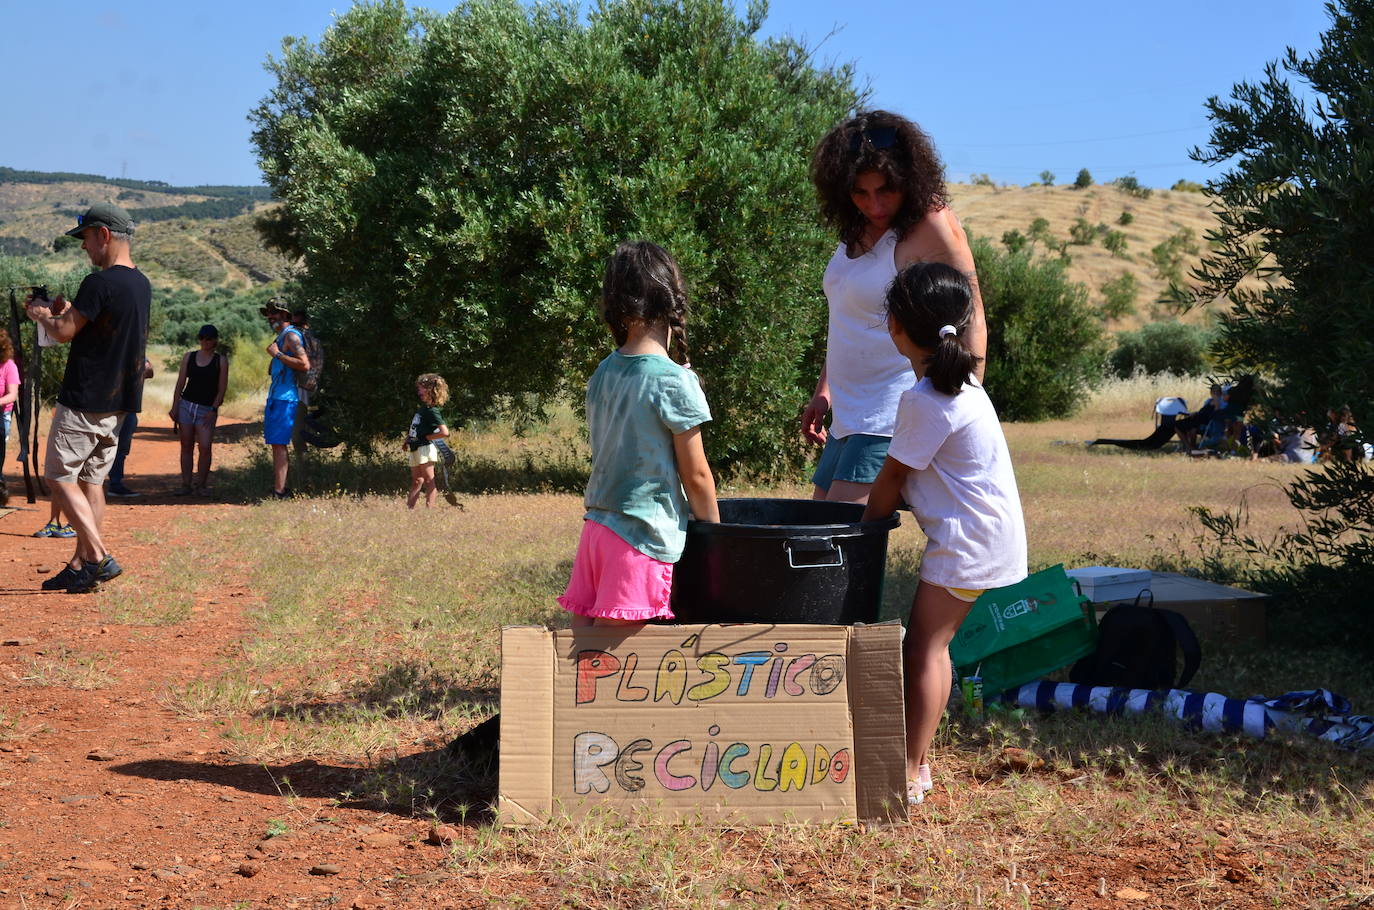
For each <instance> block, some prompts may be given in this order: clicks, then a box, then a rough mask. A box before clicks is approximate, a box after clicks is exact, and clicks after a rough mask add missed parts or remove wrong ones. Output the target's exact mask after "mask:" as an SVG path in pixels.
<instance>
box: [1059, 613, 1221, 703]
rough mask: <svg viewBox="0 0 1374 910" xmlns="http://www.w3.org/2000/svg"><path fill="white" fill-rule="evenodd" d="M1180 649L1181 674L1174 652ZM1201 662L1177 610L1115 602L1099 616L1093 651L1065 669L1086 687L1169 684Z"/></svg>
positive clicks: (1181, 680)
mask: <svg viewBox="0 0 1374 910" xmlns="http://www.w3.org/2000/svg"><path fill="white" fill-rule="evenodd" d="M1179 651H1182V652H1183V673H1182V674H1181V675H1179V674H1178V664H1177V656H1178V652H1179ZM1201 662H1202V649H1201V647H1199V646H1198V643H1197V636H1196V635H1194V634H1193V630H1192V628H1190V627H1189V625H1188V621H1187V620H1186V619H1184V618H1183V616H1182V614H1180V613H1176V612H1175V611H1173V610H1164V609H1160V608H1157V607H1153V606H1148V607H1142V606H1140V604H1139V598H1137V602H1136V603H1135V604H1129V605H1128V604H1119V605H1117V606H1115V607H1112V608H1111V609H1110V610H1108V611H1107V612H1106V613H1105V614H1103V616H1102V621H1101V622H1100V623H1098V628H1097V651H1096V652H1094V653H1092V654H1089V655H1088V656H1087V657H1084V658H1082V659H1081V660H1079V661H1078V662H1077V663H1075V664H1074V665H1073V669H1072V670H1070V671H1069V679H1070V680H1071V681H1072V682H1075V683H1081V684H1087V685H1090V686H1114V687H1119V688H1127V689H1173V688H1182V687H1183V686H1186V685H1187V684H1188V680H1190V679H1192V678H1193V674H1194V673H1196V672H1197V668H1198V664H1199V663H1201Z"/></svg>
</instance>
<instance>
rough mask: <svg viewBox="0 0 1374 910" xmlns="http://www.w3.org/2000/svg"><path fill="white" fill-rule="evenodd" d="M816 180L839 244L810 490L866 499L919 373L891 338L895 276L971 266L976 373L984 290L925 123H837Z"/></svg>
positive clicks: (876, 119) (969, 334) (815, 402)
mask: <svg viewBox="0 0 1374 910" xmlns="http://www.w3.org/2000/svg"><path fill="white" fill-rule="evenodd" d="M811 182H812V183H813V184H815V187H816V193H817V195H818V196H819V199H820V208H821V219H822V220H823V221H824V222H825V223H826V224H827V225H828V226H830V227H832V228H834V229H835V231H836V233H837V234H838V235H839V240H840V243H839V246H838V247H837V248H836V250H835V254H834V255H833V256H832V257H831V258H830V263H829V265H828V266H826V270H825V279H824V286H825V297H826V301H827V303H828V304H829V308H830V321H829V331H828V336H827V341H826V355H825V367H824V368H823V369H822V370H821V376H820V381H819V382H817V383H816V393H815V395H814V396H813V397H812V398H811V401H810V402H809V403H808V404H807V405H806V409H805V410H804V411H803V412H802V418H801V422H802V434H803V435H804V436H805V437H806V438H807V439H808V440H810V441H811V442H813V443H816V444H818V445H824V446H825V448H824V450H823V451H822V453H821V459H820V463H819V464H818V465H817V466H816V472H815V474H814V475H813V476H812V478H811V480H812V483H814V484H815V491H814V493H813V497H814V498H815V499H829V500H837V501H843V502H860V503H861V502H866V501H867V499H868V492H869V489H870V488H871V487H872V485H873V481H874V480H875V479H876V478H877V476H878V471H879V470H880V469H881V468H882V466H883V459H884V458H885V457H886V455H887V448H888V444H889V443H890V442H891V440H892V432H893V429H894V426H895V422H896V417H897V399H898V398H899V397H900V396H901V394H902V393H903V392H905V391H906V390H907V389H909V388H911V387H912V385H914V384H915V382H916V376H915V374H914V373H913V372H912V370H911V363H910V362H909V361H908V360H907V359H906V358H905V357H903V356H902V354H901V353H900V352H899V351H898V350H897V348H896V346H895V345H894V344H893V343H892V339H891V338H890V337H889V336H888V332H887V312H886V308H885V304H884V299H885V295H886V292H887V289H888V286H889V285H891V283H892V280H893V279H894V278H895V277H896V276H897V273H898V272H899V271H900V270H902V269H903V268H905V267H906V266H908V265H911V264H912V263H915V262H943V263H945V264H946V265H949V266H953V267H954V268H956V269H958V270H959V271H960V272H963V273H964V275H965V276H966V277H967V278H968V279H969V282H970V284H971V285H972V288H973V317H972V319H971V321H970V322H969V324H968V327H967V329H966V330H965V333H964V334H965V337H964V338H963V341H964V342H965V344H966V346H967V348H968V350H969V351H970V352H971V353H972V354H973V355H975V357H976V358H978V360H977V362H978V363H979V364H980V366H979V367H978V370H977V374H976V375H977V378H979V379H981V378H982V367H981V364H982V363H983V362H984V361H983V359H982V358H984V357H986V356H987V326H986V325H985V323H984V322H983V300H982V297H981V296H980V295H979V293H978V282H977V277H976V275H975V273H974V267H973V253H972V251H971V250H970V249H969V244H968V239H967V238H966V237H965V236H964V231H963V227H962V226H961V225H960V224H959V219H958V218H957V217H955V215H954V212H953V211H951V210H950V208H949V199H948V196H947V194H946V192H945V182H944V169H943V167H942V166H941V164H940V159H939V156H938V155H937V154H936V153H935V147H934V145H933V144H932V143H931V141H930V138H929V137H928V136H926V134H925V133H924V132H922V130H921V128H920V127H918V126H917V125H916V124H914V123H912V122H911V121H910V120H907V119H906V118H905V117H901V116H899V115H897V114H892V113H889V112H887V111H868V112H865V113H861V114H859V115H858V116H857V117H854V118H853V119H851V120H847V121H845V122H844V123H841V124H839V125H838V126H836V127H835V128H833V129H832V130H830V132H828V133H826V134H825V136H824V137H823V138H822V139H821V141H820V142H819V143H818V144H817V145H816V150H815V152H814V153H813V155H812V157H811ZM827 414H830V415H831V421H830V427H829V429H828V430H827V428H826V426H825V417H826V415H827Z"/></svg>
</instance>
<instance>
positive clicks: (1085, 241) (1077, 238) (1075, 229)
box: [1069, 218, 1097, 246]
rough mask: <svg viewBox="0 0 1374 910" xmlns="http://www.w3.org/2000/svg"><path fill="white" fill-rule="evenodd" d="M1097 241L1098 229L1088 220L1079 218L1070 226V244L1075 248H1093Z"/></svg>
mask: <svg viewBox="0 0 1374 910" xmlns="http://www.w3.org/2000/svg"><path fill="white" fill-rule="evenodd" d="M1096 239H1097V229H1096V228H1094V227H1093V226H1092V225H1091V224H1089V223H1088V219H1086V218H1079V219H1078V220H1076V221H1075V222H1074V223H1073V224H1072V225H1070V226H1069V242H1070V243H1072V244H1073V245H1074V246H1091V245H1092V242H1093V241H1094V240H1096Z"/></svg>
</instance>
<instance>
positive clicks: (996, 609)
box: [949, 566, 1097, 697]
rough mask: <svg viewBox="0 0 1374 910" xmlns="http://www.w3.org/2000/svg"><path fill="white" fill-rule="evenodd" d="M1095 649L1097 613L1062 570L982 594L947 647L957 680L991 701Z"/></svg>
mask: <svg viewBox="0 0 1374 910" xmlns="http://www.w3.org/2000/svg"><path fill="white" fill-rule="evenodd" d="M1096 649H1097V614H1096V612H1095V611H1094V609H1093V607H1092V604H1091V603H1090V602H1089V601H1088V599H1087V598H1086V597H1084V596H1082V595H1081V594H1079V593H1078V589H1077V588H1075V587H1074V583H1073V580H1072V579H1070V578H1069V576H1068V575H1067V574H1065V572H1064V567H1063V566H1051V567H1050V568H1048V569H1044V570H1042V571H1039V572H1036V573H1035V574H1033V575H1031V576H1029V577H1028V578H1026V580H1025V581H1020V582H1017V583H1016V584H1014V585H1008V586H1007V587H1005V588H991V589H989V590H987V591H984V592H983V593H982V594H981V595H980V596H979V598H978V599H977V600H976V601H974V602H973V607H972V608H971V609H970V610H969V613H968V616H967V617H966V618H965V619H964V623H963V625H961V626H960V627H959V631H958V632H957V633H955V635H954V640H953V641H952V642H950V645H949V654H950V658H951V659H952V660H953V662H954V666H955V668H956V669H957V670H958V672H959V675H960V676H971V675H974V674H977V675H979V676H981V677H982V678H983V691H984V692H986V693H987V694H988V696H989V697H992V696H994V695H998V694H1000V693H1002V692H1005V691H1006V690H1008V689H1011V688H1014V687H1016V686H1019V685H1021V684H1023V683H1028V682H1030V681H1031V680H1034V679H1039V678H1040V677H1042V676H1044V675H1045V674H1046V673H1050V672H1053V671H1055V670H1058V669H1059V668H1061V667H1066V666H1068V665H1069V664H1071V663H1073V662H1074V661H1076V660H1078V659H1079V658H1080V657H1084V656H1086V655H1088V654H1091V653H1093V651H1095V650H1096Z"/></svg>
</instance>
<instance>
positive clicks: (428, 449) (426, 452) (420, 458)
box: [410, 442, 439, 468]
mask: <svg viewBox="0 0 1374 910" xmlns="http://www.w3.org/2000/svg"><path fill="white" fill-rule="evenodd" d="M438 463H439V447H438V446H436V445H435V444H434V443H432V442H427V443H425V444H424V445H422V446H420V447H419V448H418V449H414V450H412V451H411V453H410V466H411V467H412V468H418V467H419V466H420V465H422V464H438Z"/></svg>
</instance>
